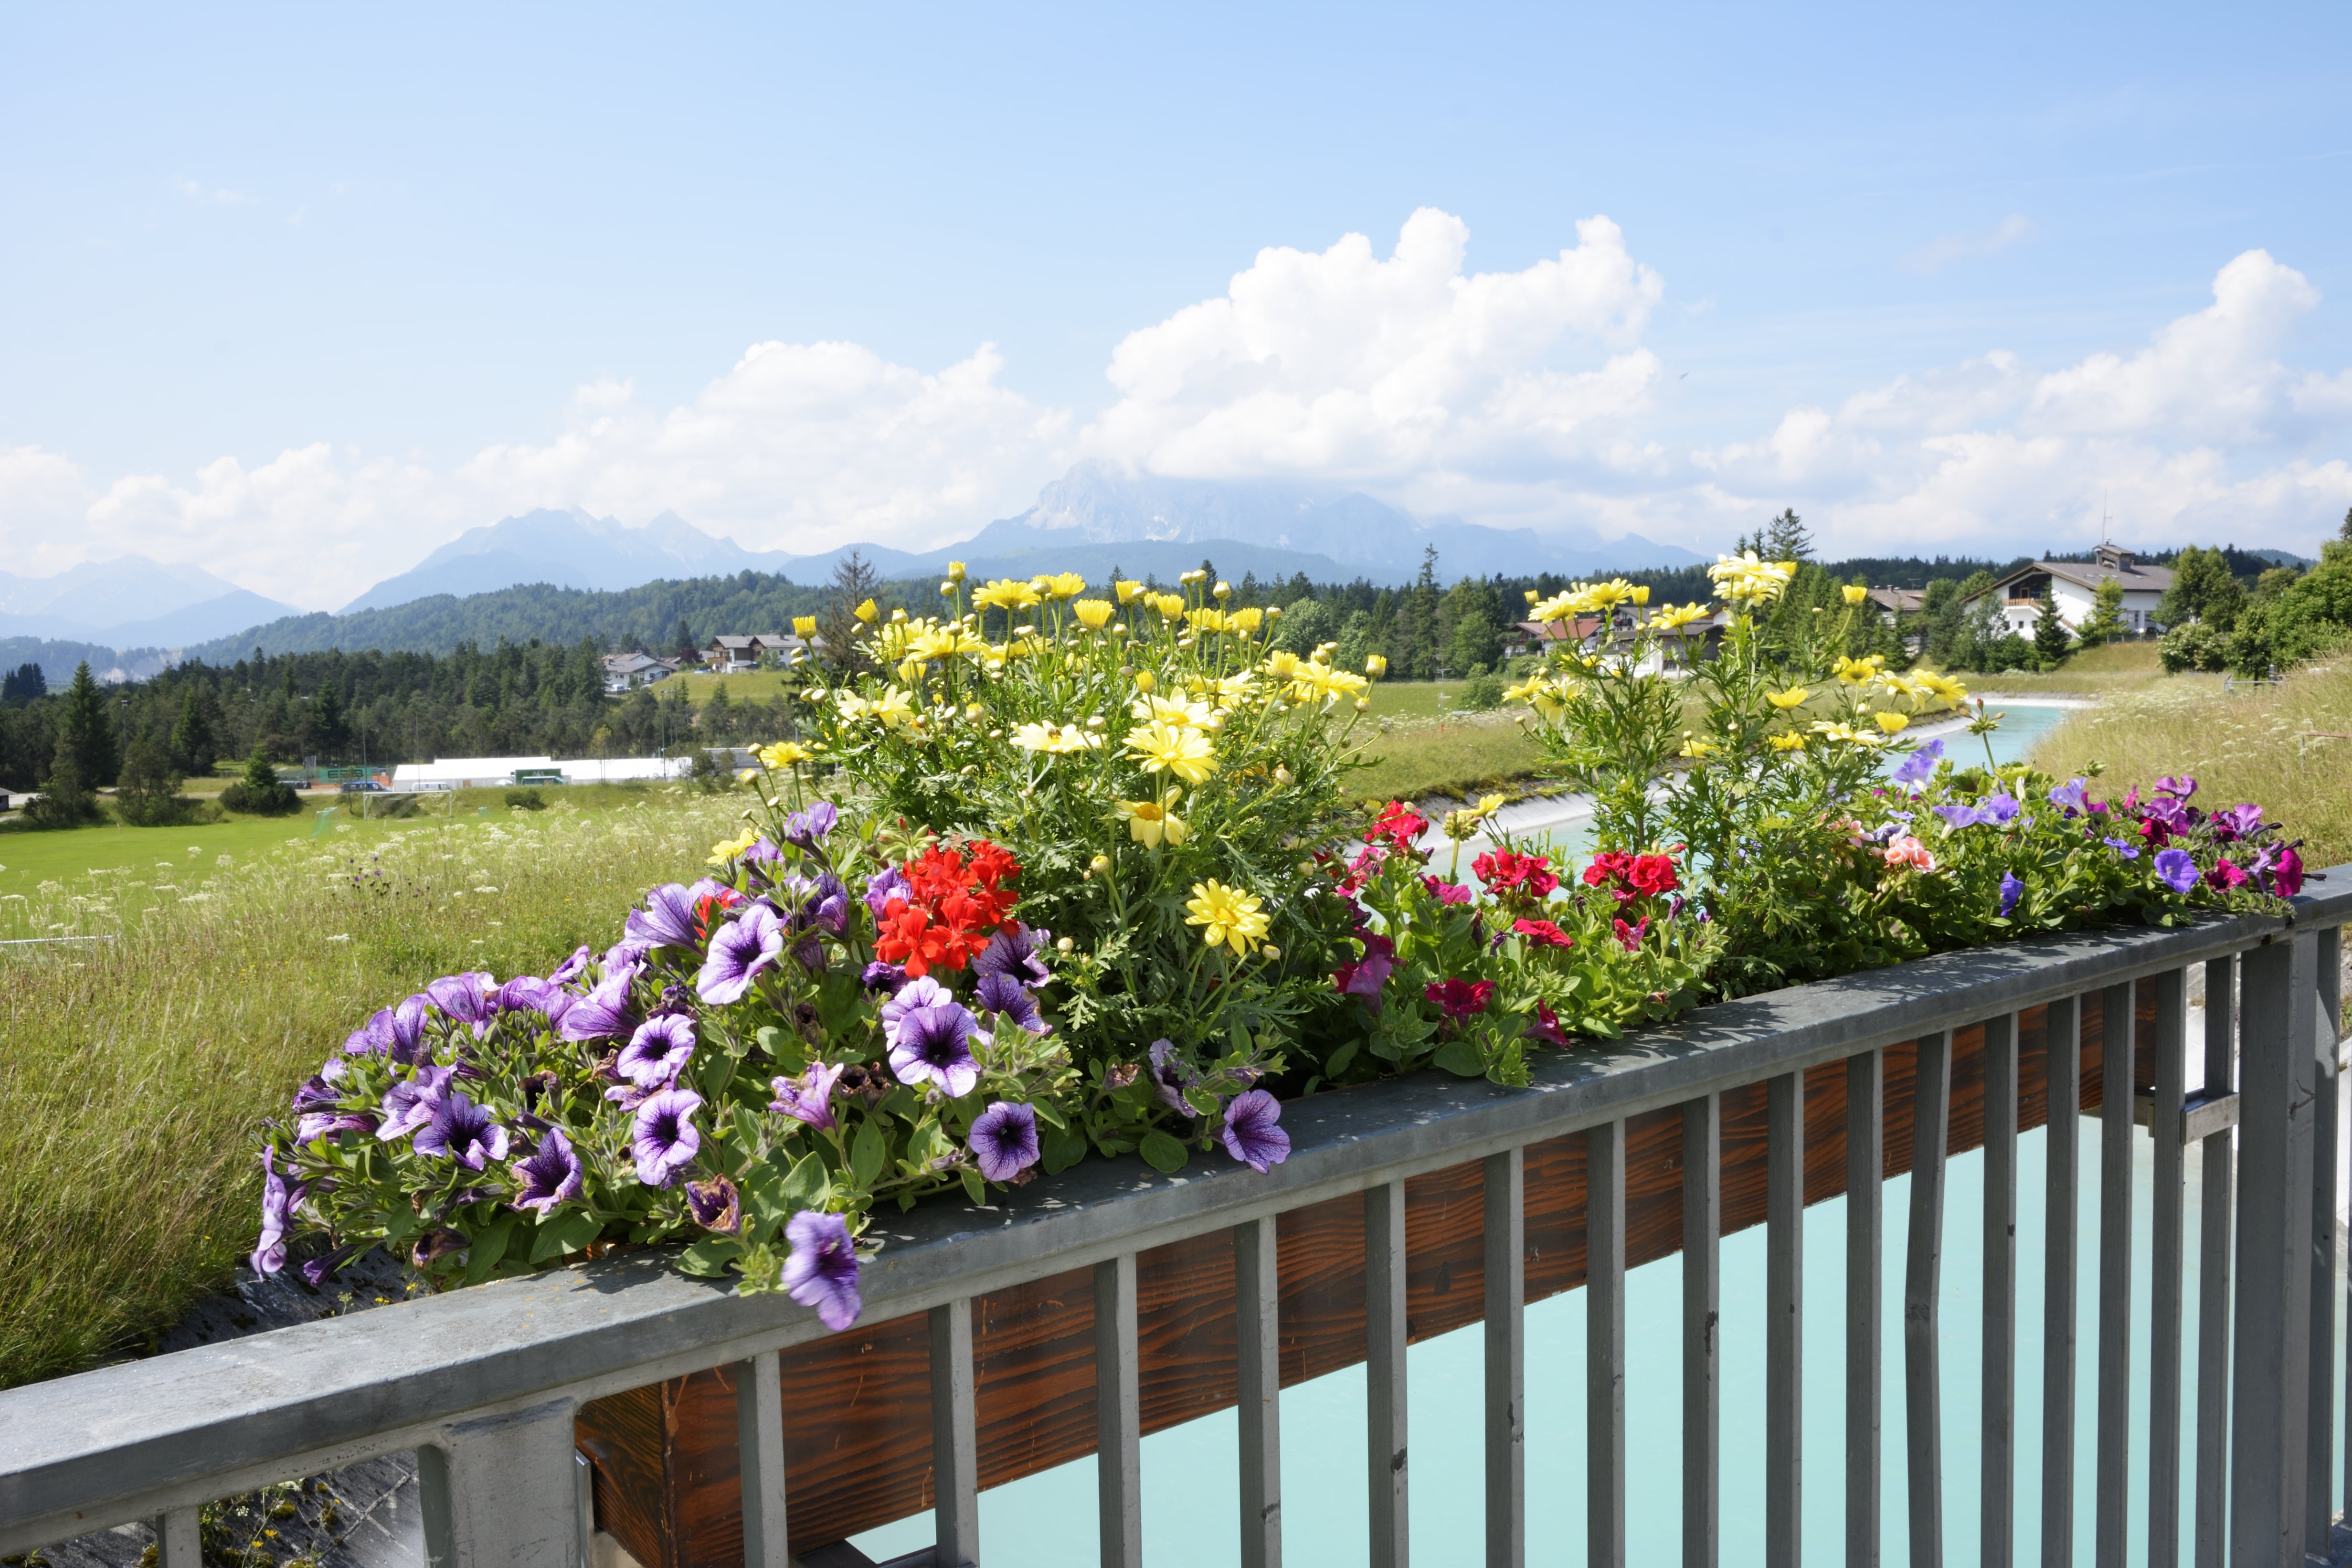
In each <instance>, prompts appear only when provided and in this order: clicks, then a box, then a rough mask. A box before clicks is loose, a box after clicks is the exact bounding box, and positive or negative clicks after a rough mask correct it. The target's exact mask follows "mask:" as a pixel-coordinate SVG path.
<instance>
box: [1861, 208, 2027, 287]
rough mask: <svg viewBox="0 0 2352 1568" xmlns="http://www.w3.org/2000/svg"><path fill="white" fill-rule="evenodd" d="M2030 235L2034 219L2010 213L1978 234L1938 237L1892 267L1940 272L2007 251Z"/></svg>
mask: <svg viewBox="0 0 2352 1568" xmlns="http://www.w3.org/2000/svg"><path fill="white" fill-rule="evenodd" d="M2032 232H2033V220H2032V218H2029V217H2027V216H2025V215H2024V214H2023V213H2011V214H2010V215H2009V216H2007V217H2005V218H2003V219H2001V220H2000V222H1999V223H1997V224H1995V225H1993V226H1992V227H1990V228H1989V229H1986V230H1984V231H1982V232H1981V233H1970V234H1946V235H1938V236H1937V237H1936V238H1934V239H1931V240H1929V241H1928V242H1927V244H1925V245H1923V246H1921V247H1919V248H1918V249H1916V250H1915V251H1913V252H1911V253H1910V254H1909V255H1908V256H1906V257H1905V258H1903V259H1902V260H1901V261H1899V262H1897V263H1896V264H1895V265H1897V266H1899V267H1901V268H1903V269H1904V270H1905V271H1906V272H1920V273H1928V272H1940V271H1942V270H1943V269H1944V268H1947V267H1949V266H1950V265H1951V264H1952V263H1953V262H1955V261H1966V260H1969V259H1971V258H1975V257H1979V256H1990V255H1991V254H1992V253H1993V252H1994V251H1996V250H2006V249H2008V248H2009V247H2011V246H2012V245H2015V244H2016V243H2017V242H2018V241H2019V240H2021V239H2023V238H2024V237H2026V236H2027V235H2030V234H2032Z"/></svg>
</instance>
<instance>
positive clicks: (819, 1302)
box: [782, 1209, 866, 1333]
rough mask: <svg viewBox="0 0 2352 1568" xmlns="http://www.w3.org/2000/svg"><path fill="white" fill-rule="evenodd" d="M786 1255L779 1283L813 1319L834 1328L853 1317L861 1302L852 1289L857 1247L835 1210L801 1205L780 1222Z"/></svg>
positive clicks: (840, 1326) (862, 1304) (855, 1289)
mask: <svg viewBox="0 0 2352 1568" xmlns="http://www.w3.org/2000/svg"><path fill="white" fill-rule="evenodd" d="M784 1239H785V1240H786V1241H787V1242H789V1243H791V1245H792V1249H793V1250H792V1255H791V1256H790V1257H788V1258H785V1259H784V1272H783V1281H782V1282H783V1287H784V1289H785V1292H786V1293H787V1294H789V1295H790V1296H791V1297H792V1299H793V1300H795V1301H798V1302H799V1303H800V1304H801V1305H802V1306H803V1307H814V1309H816V1316H817V1321H819V1322H821V1323H823V1324H824V1326H825V1327H826V1328H828V1329H831V1330H833V1331H835V1332H836V1333H837V1332H839V1331H841V1330H843V1329H845V1328H847V1327H849V1325H850V1324H852V1323H854V1322H856V1321H857V1314H858V1312H859V1310H862V1309H863V1308H864V1306H865V1304H866V1303H865V1301H864V1300H863V1299H862V1298H861V1297H860V1296H859V1295H858V1293H857V1248H856V1245H855V1244H854V1243H852V1242H851V1241H850V1239H849V1222H848V1221H846V1220H845V1219H843V1218H842V1217H841V1215H837V1214H819V1213H818V1212H816V1211H815V1210H814V1209H803V1210H802V1211H801V1212H800V1213H798V1214H796V1215H793V1217H792V1218H791V1219H790V1220H788V1221H787V1222H785V1225H784Z"/></svg>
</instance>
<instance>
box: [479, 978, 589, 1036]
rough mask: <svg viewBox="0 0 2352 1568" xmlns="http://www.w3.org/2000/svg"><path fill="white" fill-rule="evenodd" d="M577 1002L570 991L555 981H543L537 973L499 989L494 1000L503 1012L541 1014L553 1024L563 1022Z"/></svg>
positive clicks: (510, 981)
mask: <svg viewBox="0 0 2352 1568" xmlns="http://www.w3.org/2000/svg"><path fill="white" fill-rule="evenodd" d="M576 1000H578V998H576V997H574V996H573V995H572V993H571V992H569V991H566V990H565V989H564V988H563V987H562V986H561V985H558V984H555V982H553V981H552V980H541V979H540V978H539V977H538V976H537V975H535V974H518V975H516V976H515V977H514V978H513V979H512V980H509V981H508V982H507V983H506V984H504V985H501V986H499V994H498V995H497V996H495V997H494V998H492V1002H493V1004H494V1005H496V1006H497V1008H498V1010H499V1012H501V1013H539V1014H543V1015H545V1016H546V1018H547V1021H548V1022H549V1023H551V1024H561V1023H562V1022H563V1015H564V1014H566V1013H568V1012H570V1011H571V1010H572V1003H573V1002H574V1001H576Z"/></svg>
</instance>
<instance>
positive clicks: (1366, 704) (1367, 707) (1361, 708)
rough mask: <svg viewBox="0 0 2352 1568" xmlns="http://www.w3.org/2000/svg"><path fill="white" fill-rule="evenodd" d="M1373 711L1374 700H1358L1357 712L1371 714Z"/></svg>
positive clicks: (1365, 698) (1362, 698) (1364, 698)
mask: <svg viewBox="0 0 2352 1568" xmlns="http://www.w3.org/2000/svg"><path fill="white" fill-rule="evenodd" d="M1371 710H1372V700H1371V699H1370V698H1369V697H1359V698H1357V699H1356V711H1357V712H1359V713H1369V712H1370V711H1371Z"/></svg>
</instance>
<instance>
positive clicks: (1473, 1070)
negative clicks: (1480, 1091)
mask: <svg viewBox="0 0 2352 1568" xmlns="http://www.w3.org/2000/svg"><path fill="white" fill-rule="evenodd" d="M1430 1060H1431V1062H1432V1063H1433V1065H1434V1066H1437V1067H1442V1068H1444V1069H1445V1070H1446V1071H1447V1072H1450V1073H1452V1074H1454V1076H1455V1077H1456V1078H1484V1077H1486V1058H1484V1057H1483V1056H1481V1055H1480V1054H1479V1051H1478V1047H1476V1046H1475V1044H1473V1043H1472V1042H1471V1041H1470V1040H1469V1039H1468V1038H1467V1037H1464V1038H1461V1039H1457V1040H1454V1041H1452V1042H1450V1043H1449V1044H1447V1045H1446V1046H1445V1047H1444V1049H1442V1050H1440V1051H1439V1052H1438V1053H1437V1054H1436V1055H1435V1056H1434V1057H1433V1058H1430Z"/></svg>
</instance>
